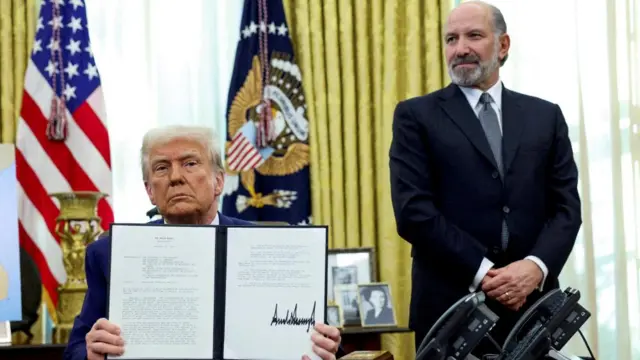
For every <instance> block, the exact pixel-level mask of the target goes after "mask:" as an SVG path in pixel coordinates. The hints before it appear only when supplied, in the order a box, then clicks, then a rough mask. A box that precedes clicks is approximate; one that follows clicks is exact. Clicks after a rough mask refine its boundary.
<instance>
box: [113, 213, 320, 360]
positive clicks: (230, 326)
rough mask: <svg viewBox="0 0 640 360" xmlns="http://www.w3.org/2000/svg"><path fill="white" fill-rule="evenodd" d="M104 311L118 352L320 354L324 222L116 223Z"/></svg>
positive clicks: (138, 355) (230, 357) (150, 355)
mask: <svg viewBox="0 0 640 360" xmlns="http://www.w3.org/2000/svg"><path fill="white" fill-rule="evenodd" d="M111 238H112V245H111V247H112V248H111V275H110V277H111V278H110V289H109V305H108V306H109V308H108V314H109V320H110V321H111V322H113V323H114V324H117V325H118V326H120V327H121V329H122V337H123V338H124V340H125V352H124V355H122V356H119V357H114V358H118V359H214V358H223V359H225V360H235V359H273V360H280V359H282V360H286V359H300V358H301V357H302V356H303V355H307V356H308V357H309V358H310V359H319V357H318V356H317V355H316V354H315V353H314V352H313V350H312V340H311V337H312V334H313V333H314V332H315V330H314V325H315V324H316V323H323V322H324V318H325V308H326V304H325V300H326V253H327V230H326V228H325V227H219V226H171V225H155V224H144V225H126V224H114V225H112V229H111Z"/></svg>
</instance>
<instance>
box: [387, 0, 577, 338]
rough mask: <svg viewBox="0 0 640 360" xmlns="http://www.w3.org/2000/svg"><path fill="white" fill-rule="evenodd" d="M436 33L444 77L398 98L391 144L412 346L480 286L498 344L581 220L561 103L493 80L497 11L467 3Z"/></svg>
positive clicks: (503, 33) (497, 61)
mask: <svg viewBox="0 0 640 360" xmlns="http://www.w3.org/2000/svg"><path fill="white" fill-rule="evenodd" d="M445 32H446V33H445V37H444V42H445V53H446V59H447V64H448V69H449V75H450V77H451V79H452V84H450V85H449V86H447V87H446V88H444V89H441V90H438V91H435V92H433V93H431V94H428V95H425V96H421V97H417V98H413V99H409V100H406V101H402V102H400V103H399V104H398V106H397V108H396V110H395V114H394V122H393V141H392V144H391V149H390V171H391V195H392V201H393V209H394V213H395V217H396V222H397V229H398V233H399V234H400V236H401V237H402V238H404V239H405V240H406V241H408V242H409V243H410V244H411V245H412V251H411V254H412V257H413V265H412V281H413V286H412V294H411V309H410V319H409V326H410V327H411V328H412V329H413V330H414V331H415V334H416V348H417V347H418V346H419V344H420V343H421V342H422V340H423V338H424V336H425V335H426V333H427V332H428V331H429V329H430V328H431V326H432V325H433V324H434V323H435V322H436V320H437V319H438V318H439V317H440V316H441V315H442V314H443V313H444V312H445V311H446V310H447V309H448V308H449V307H450V306H451V305H453V304H454V303H455V302H456V301H457V300H458V299H460V298H461V297H463V296H464V295H466V294H469V292H475V291H480V290H482V291H484V292H485V293H486V294H487V297H488V298H489V300H488V301H487V305H488V306H489V307H490V308H491V309H492V310H493V311H495V312H496V313H497V314H498V315H499V316H500V320H499V321H498V324H497V325H496V327H495V328H494V329H493V330H492V335H493V337H494V338H495V339H496V340H497V341H498V343H500V344H502V342H503V341H504V339H505V338H506V336H507V335H508V333H509V331H510V330H511V329H512V327H513V325H515V322H516V321H517V319H518V317H519V316H520V315H521V314H522V313H523V311H524V310H525V309H526V308H527V306H528V305H531V304H532V303H534V302H535V301H536V300H537V299H538V298H540V297H541V295H543V294H544V293H545V292H548V291H549V290H551V289H553V288H557V287H558V286H559V283H558V276H559V274H560V271H561V270H562V267H563V266H564V264H565V262H566V260H567V258H568V257H569V254H570V253H571V250H572V248H573V244H574V242H575V239H576V236H577V233H578V230H579V228H580V225H581V224H582V219H581V215H580V198H579V195H578V190H577V183H578V171H577V168H576V164H575V162H574V159H573V151H572V149H571V142H570V140H569V136H568V129H567V124H566V122H565V119H564V117H563V115H562V112H561V110H560V108H559V107H558V106H557V105H555V104H552V103H550V102H548V101H545V100H541V99H538V98H535V97H532V96H528V95H524V94H519V93H517V92H515V91H511V90H508V89H506V88H505V87H504V86H503V84H502V82H501V81H500V76H499V71H500V66H501V65H502V64H504V62H505V61H506V60H507V55H508V52H509V46H510V38H509V35H508V34H507V26H506V23H505V20H504V18H503V16H502V14H501V12H500V10H498V9H497V8H496V7H494V6H491V5H488V4H486V3H483V2H480V1H473V2H465V3H463V4H461V5H460V6H458V7H457V8H456V9H454V10H453V11H452V12H451V14H450V15H449V18H448V20H447V23H446V27H445Z"/></svg>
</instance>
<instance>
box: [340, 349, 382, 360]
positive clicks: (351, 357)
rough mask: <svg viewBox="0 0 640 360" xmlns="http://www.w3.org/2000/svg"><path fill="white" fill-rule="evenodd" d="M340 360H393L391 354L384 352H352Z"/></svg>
mask: <svg viewBox="0 0 640 360" xmlns="http://www.w3.org/2000/svg"><path fill="white" fill-rule="evenodd" d="M340 360H393V354H391V353H390V352H388V351H384V350H374V351H353V352H350V353H349V354H347V355H345V356H343V357H341V358H340Z"/></svg>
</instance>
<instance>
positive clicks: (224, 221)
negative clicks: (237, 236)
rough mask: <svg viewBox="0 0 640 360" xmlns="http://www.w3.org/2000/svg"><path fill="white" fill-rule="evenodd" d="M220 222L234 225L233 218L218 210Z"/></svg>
mask: <svg viewBox="0 0 640 360" xmlns="http://www.w3.org/2000/svg"><path fill="white" fill-rule="evenodd" d="M218 224H220V225H226V226H229V225H233V221H231V219H229V218H228V217H226V216H224V215H222V214H221V213H219V212H218Z"/></svg>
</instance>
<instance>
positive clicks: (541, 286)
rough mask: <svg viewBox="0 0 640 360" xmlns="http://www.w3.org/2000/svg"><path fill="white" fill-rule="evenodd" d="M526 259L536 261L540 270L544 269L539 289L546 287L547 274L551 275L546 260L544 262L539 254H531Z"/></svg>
mask: <svg viewBox="0 0 640 360" xmlns="http://www.w3.org/2000/svg"><path fill="white" fill-rule="evenodd" d="M525 259H527V260H531V261H533V262H534V263H536V265H538V267H539V268H540V270H542V281H540V285H538V290H540V291H542V289H543V288H544V283H545V281H546V280H547V275H549V270H548V269H547V265H545V264H544V262H542V260H540V258H539V257H537V256H533V255H529V256H527V257H526V258H525Z"/></svg>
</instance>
